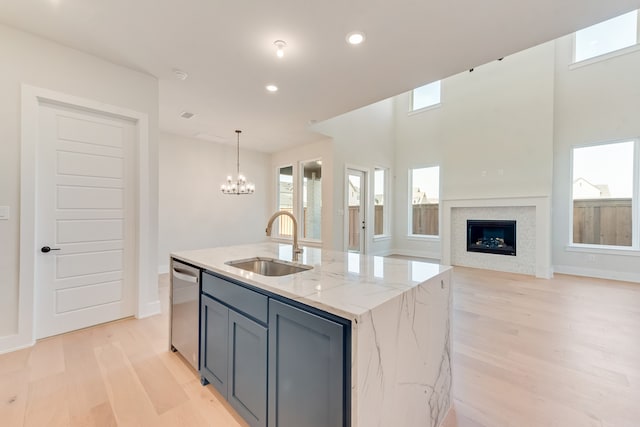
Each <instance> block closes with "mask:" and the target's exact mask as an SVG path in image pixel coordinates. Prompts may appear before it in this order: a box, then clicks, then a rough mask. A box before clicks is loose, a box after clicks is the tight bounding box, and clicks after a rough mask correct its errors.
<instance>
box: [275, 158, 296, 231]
mask: <svg viewBox="0 0 640 427" xmlns="http://www.w3.org/2000/svg"><path fill="white" fill-rule="evenodd" d="M278 172H279V173H278V190H277V192H278V210H279V211H287V212H291V213H293V166H285V167H282V168H280V169H279V171H278ZM276 224H277V234H278V235H279V236H284V237H292V236H293V221H291V219H290V218H288V217H286V216H279V217H278V220H277V222H276Z"/></svg>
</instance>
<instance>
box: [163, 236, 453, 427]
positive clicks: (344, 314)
mask: <svg viewBox="0 0 640 427" xmlns="http://www.w3.org/2000/svg"><path fill="white" fill-rule="evenodd" d="M172 257H173V258H175V259H178V260H181V261H184V262H186V263H188V264H191V265H193V266H195V267H198V268H200V269H202V270H203V287H204V286H205V285H206V283H207V282H206V281H207V280H208V281H209V283H212V284H215V283H217V282H216V281H220V280H222V281H221V282H220V283H227V284H228V283H238V284H241V285H243V286H246V287H247V288H248V289H251V290H254V291H256V294H258V295H260V296H262V295H264V298H265V299H266V298H267V297H269V298H268V299H269V301H271V299H272V298H275V299H281V301H284V302H287V301H288V302H290V303H291V304H293V305H294V306H295V307H297V308H302V309H303V310H304V309H305V307H307V308H308V310H309V311H310V312H311V313H316V314H318V313H320V314H322V313H326V317H327V318H328V319H329V320H331V319H333V320H335V319H342V320H343V321H340V320H338V323H340V324H342V325H343V326H344V327H345V328H347V329H348V331H347V332H348V333H347V334H346V335H345V337H348V342H347V343H346V348H345V349H344V354H345V355H346V357H349V359H350V365H349V363H347V364H346V365H347V366H346V367H345V369H344V371H341V372H344V375H345V376H348V378H346V379H345V381H344V382H343V384H345V385H346V386H347V387H349V389H350V392H349V391H348V390H346V393H345V398H344V402H346V405H347V406H348V407H346V408H343V410H344V414H345V415H344V417H345V422H344V423H341V425H350V426H352V427H356V426H359V427H370V426H391V425H398V426H403V427H411V426H416V427H417V426H434V427H437V426H439V425H440V423H441V422H442V420H443V419H444V417H445V416H446V414H447V411H448V410H449V407H450V403H451V359H450V346H451V342H450V330H451V323H450V316H451V271H450V267H446V266H441V265H438V264H434V263H426V262H419V261H408V260H403V259H394V258H387V257H377V256H368V255H360V254H355V253H343V252H336V251H326V250H321V249H316V248H308V247H307V248H304V252H303V254H302V257H301V259H300V261H299V262H300V263H301V264H305V265H308V266H311V267H313V268H312V269H310V270H307V271H303V272H300V273H295V274H290V275H286V276H280V277H268V276H263V275H260V274H256V273H252V272H249V271H245V270H242V269H239V268H236V267H233V266H230V265H227V264H225V263H226V262H228V261H232V260H239V259H246V258H251V257H265V258H274V259H281V260H287V261H290V260H291V259H292V254H291V245H286V244H277V243H260V244H251V245H238V246H231V247H221V248H211V249H202V250H194V251H183V252H176V253H173V254H172ZM207 286H208V285H207ZM225 286H227V285H225ZM203 292H204V291H203ZM214 297H215V295H214ZM238 301H241V302H242V304H244V303H245V302H246V301H245V300H244V299H241V300H238ZM214 302H215V301H214ZM222 302H223V303H225V304H226V301H224V300H223V301H222ZM276 303H279V302H276ZM269 307H270V308H269V311H270V313H269V315H270V316H273V312H275V311H276V310H275V309H274V308H271V307H272V306H271V305H269ZM273 307H276V308H277V306H275V305H274V306H273ZM231 308H233V307H231ZM231 311H233V310H231ZM239 311H240V312H250V310H249V309H247V310H244V309H241V310H239ZM201 313H204V312H201ZM256 316H257V318H259V317H260V315H256ZM254 317H255V316H254ZM271 319H272V321H271V324H270V323H269V321H268V320H265V321H264V322H265V323H264V325H265V329H266V328H267V327H268V329H269V333H271V330H272V329H273V323H274V322H273V318H271ZM334 323H335V322H334ZM202 327H203V326H202V314H201V329H202ZM202 342H203V341H202V338H201V346H202V345H203V344H202ZM274 342H275V343H277V342H278V341H272V340H271V336H269V345H270V347H271V348H270V349H269V356H273V355H274V354H275V355H277V353H272V351H273V347H274V345H272V344H273V343H274ZM265 352H266V350H265ZM202 354H203V353H202V351H201V357H202ZM229 354H231V353H229ZM290 360H291V359H290ZM202 363H203V362H202V361H201V365H202ZM310 369H314V367H310ZM269 372H270V373H271V372H272V371H271V370H269ZM273 372H277V370H276V371H273ZM268 382H269V386H270V387H272V386H273V384H274V383H275V382H276V381H275V379H274V378H271V377H270V378H269V380H268ZM265 387H266V386H265ZM294 392H295V393H298V394H304V393H306V392H311V390H294ZM272 403H273V402H270V405H271V404H272ZM269 407H270V408H272V406H269ZM273 412H274V411H273V410H270V413H269V417H270V418H269V422H268V423H267V422H266V420H264V421H262V420H260V422H257V421H256V423H255V425H267V424H268V425H269V426H279V425H286V424H287V423H286V422H281V423H279V422H278V419H277V417H275V416H274V414H273ZM241 415H243V414H242V413H241ZM243 416H244V415H243ZM245 418H246V417H245ZM282 419H283V420H284V419H285V417H282ZM250 424H252V422H250Z"/></svg>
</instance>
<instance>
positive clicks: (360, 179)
mask: <svg viewBox="0 0 640 427" xmlns="http://www.w3.org/2000/svg"><path fill="white" fill-rule="evenodd" d="M346 184H347V188H346V192H347V206H346V209H345V211H346V212H347V250H348V251H349V252H360V253H364V252H365V240H366V232H365V231H366V216H365V213H366V210H367V205H366V200H367V197H366V174H365V173H364V172H363V171H360V170H354V169H347V183H346Z"/></svg>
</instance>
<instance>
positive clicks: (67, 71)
mask: <svg viewBox="0 0 640 427" xmlns="http://www.w3.org/2000/svg"><path fill="white" fill-rule="evenodd" d="M0 52H2V67H1V69H0V93H1V94H2V96H1V97H0V122H1V123H2V126H0V206H9V207H10V209H11V218H10V219H9V220H8V221H0V271H1V272H2V274H0V347H2V337H4V336H10V335H13V334H15V333H16V332H17V326H18V325H17V319H18V312H17V310H18V309H17V307H18V304H17V298H18V271H19V261H20V260H19V249H20V248H19V238H20V236H19V223H20V221H19V219H20V210H19V203H20V168H19V165H20V120H21V118H20V103H21V101H20V99H21V98H20V97H21V84H22V83H25V84H28V85H31V86H36V87H40V88H44V89H49V90H53V91H56V92H61V93H65V94H68V95H73V96H78V97H82V98H86V99H92V100H96V101H99V102H103V103H106V104H110V105H114V106H118V107H122V108H126V109H129V110H134V111H137V112H141V113H144V114H147V115H148V116H149V144H150V147H149V149H150V159H149V162H150V165H151V170H150V173H149V182H150V184H149V191H150V201H149V203H150V210H151V211H152V212H156V211H157V202H158V200H157V190H158V187H157V138H158V132H157V129H158V82H157V80H156V79H155V78H153V77H151V76H148V75H145V74H142V73H139V72H136V71H132V70H129V69H127V68H124V67H120V66H117V65H114V64H111V63H109V62H106V61H103V60H101V59H98V58H96V57H94V56H91V55H87V54H85V53H82V52H79V51H77V50H74V49H70V48H66V47H64V46H61V45H58V44H56V43H52V42H50V41H47V40H44V39H41V38H39V37H36V36H33V35H30V34H27V33H24V32H21V31H18V30H15V29H12V28H10V27H6V26H2V25H0ZM148 221H149V222H148V224H149V228H150V230H151V236H150V239H149V242H148V243H149V246H150V247H151V248H156V247H157V234H156V230H157V217H156V216H155V215H154V216H151V217H150V218H148ZM149 257H150V259H149V260H148V262H149V263H150V265H156V264H157V261H156V253H155V250H151V251H150V255H149ZM151 273H152V274H153V273H155V272H151ZM150 277H153V276H151V275H150ZM152 293H154V294H155V295H148V298H150V299H153V298H155V299H156V300H157V289H155V290H154V291H152ZM2 351H3V348H0V352H2Z"/></svg>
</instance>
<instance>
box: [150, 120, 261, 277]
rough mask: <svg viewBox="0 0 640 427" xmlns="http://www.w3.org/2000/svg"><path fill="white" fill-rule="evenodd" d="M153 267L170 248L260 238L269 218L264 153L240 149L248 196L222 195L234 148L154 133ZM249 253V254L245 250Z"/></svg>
mask: <svg viewBox="0 0 640 427" xmlns="http://www.w3.org/2000/svg"><path fill="white" fill-rule="evenodd" d="M159 168H160V176H159V181H160V194H159V245H158V254H159V265H160V271H161V272H165V271H168V265H169V254H170V253H171V252H174V251H180V250H189V249H200V248H207V247H215V246H225V245H235V244H242V243H252V242H260V241H264V240H265V239H266V237H265V234H264V229H265V227H266V225H267V220H268V219H269V215H270V210H269V209H267V207H268V206H270V203H269V202H270V198H271V191H272V188H271V185H270V183H271V181H270V178H271V177H270V169H271V168H270V156H269V155H268V154H265V153H259V152H256V151H248V150H240V169H241V173H243V174H244V175H245V176H247V178H248V179H249V180H250V181H251V182H253V183H254V184H255V185H256V192H255V193H254V194H251V195H243V196H233V195H225V194H222V192H221V191H220V184H222V183H223V182H224V180H225V179H226V177H227V175H232V176H235V175H236V172H235V171H236V148H235V146H230V145H222V144H216V143H214V142H209V141H202V140H199V139H193V138H186V137H182V136H176V135H171V134H167V133H161V134H160V165H159ZM247 255H250V254H247Z"/></svg>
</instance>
